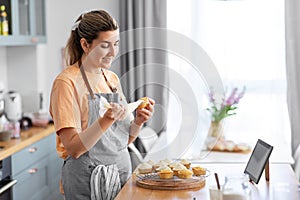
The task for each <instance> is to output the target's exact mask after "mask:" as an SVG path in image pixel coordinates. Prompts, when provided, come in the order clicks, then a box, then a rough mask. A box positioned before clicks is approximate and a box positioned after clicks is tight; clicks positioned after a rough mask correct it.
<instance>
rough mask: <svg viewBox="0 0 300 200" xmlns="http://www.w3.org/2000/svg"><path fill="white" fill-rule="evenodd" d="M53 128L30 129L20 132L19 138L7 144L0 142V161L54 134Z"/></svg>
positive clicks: (50, 126)
mask: <svg viewBox="0 0 300 200" xmlns="http://www.w3.org/2000/svg"><path fill="white" fill-rule="evenodd" d="M54 131H55V130H54V126H53V125H48V126H47V127H32V128H30V129H28V130H26V131H21V133H20V136H21V137H20V138H16V139H11V140H10V141H7V142H0V147H2V149H1V150H0V160H3V159H4V158H7V157H8V156H11V155H12V154H14V153H16V152H18V151H20V150H22V149H24V148H25V147H27V146H29V145H31V144H33V143H35V142H37V141H39V140H41V139H43V138H44V137H46V136H48V135H50V134H52V133H54Z"/></svg>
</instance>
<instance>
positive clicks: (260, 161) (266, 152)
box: [244, 139, 273, 184]
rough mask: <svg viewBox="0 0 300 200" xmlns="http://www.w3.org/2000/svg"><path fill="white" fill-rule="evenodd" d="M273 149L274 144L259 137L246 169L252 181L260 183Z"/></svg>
mask: <svg viewBox="0 0 300 200" xmlns="http://www.w3.org/2000/svg"><path fill="white" fill-rule="evenodd" d="M272 150H273V146H271V145H269V144H267V143H266V142H264V141H262V140H260V139H258V141H257V143H256V145H255V147H254V149H253V152H252V154H251V156H250V159H249V161H248V163H247V166H246V169H245V171H244V173H245V174H248V175H249V178H250V181H253V182H254V183H256V184H258V182H259V179H260V177H261V175H262V173H263V171H264V168H265V165H266V163H267V162H268V160H269V157H270V155H271V153H272Z"/></svg>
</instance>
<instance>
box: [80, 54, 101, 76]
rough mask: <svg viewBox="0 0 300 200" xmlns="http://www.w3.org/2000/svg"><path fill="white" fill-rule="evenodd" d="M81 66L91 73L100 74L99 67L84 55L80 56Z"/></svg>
mask: <svg viewBox="0 0 300 200" xmlns="http://www.w3.org/2000/svg"><path fill="white" fill-rule="evenodd" d="M81 60H82V64H81V65H82V66H83V69H84V71H87V72H90V73H93V74H100V73H101V67H99V66H97V65H95V64H94V63H92V62H90V61H89V60H88V59H86V58H85V56H82V58H81Z"/></svg>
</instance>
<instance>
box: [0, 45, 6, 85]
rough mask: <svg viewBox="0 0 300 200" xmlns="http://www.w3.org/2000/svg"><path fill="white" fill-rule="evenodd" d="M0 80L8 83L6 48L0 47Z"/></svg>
mask: <svg viewBox="0 0 300 200" xmlns="http://www.w3.org/2000/svg"><path fill="white" fill-rule="evenodd" d="M0 82H2V83H3V84H4V86H6V85H7V72H6V48H4V47H0Z"/></svg>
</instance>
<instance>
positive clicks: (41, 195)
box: [13, 158, 50, 200]
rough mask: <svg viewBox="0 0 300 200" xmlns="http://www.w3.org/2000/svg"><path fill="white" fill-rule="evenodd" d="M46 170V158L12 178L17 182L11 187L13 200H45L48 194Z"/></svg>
mask: <svg viewBox="0 0 300 200" xmlns="http://www.w3.org/2000/svg"><path fill="white" fill-rule="evenodd" d="M48 170H49V168H48V158H45V159H43V160H41V161H39V162H37V163H35V164H33V165H31V166H30V167H28V168H26V169H25V170H23V172H22V173H20V174H19V175H17V176H16V177H14V178H15V179H16V180H17V181H18V182H17V184H16V185H15V186H14V187H13V199H14V200H24V199H26V200H33V199H47V197H48V196H49V194H50V189H49V184H48V183H49V180H48V178H49V177H48Z"/></svg>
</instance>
